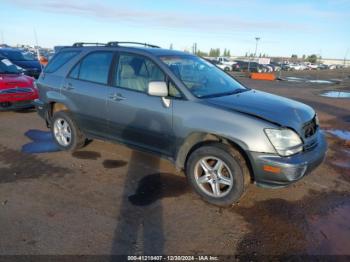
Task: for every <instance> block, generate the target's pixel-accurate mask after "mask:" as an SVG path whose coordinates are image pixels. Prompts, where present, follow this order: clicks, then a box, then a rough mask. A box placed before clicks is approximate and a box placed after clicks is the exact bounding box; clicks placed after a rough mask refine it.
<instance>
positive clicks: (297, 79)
mask: <svg viewBox="0 0 350 262" xmlns="http://www.w3.org/2000/svg"><path fill="white" fill-rule="evenodd" d="M280 80H284V81H288V82H298V83H310V84H328V85H332V84H339V83H340V82H339V80H338V79H331V80H321V79H308V78H305V77H294V76H287V77H284V78H280Z"/></svg>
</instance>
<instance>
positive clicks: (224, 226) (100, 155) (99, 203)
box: [0, 71, 350, 256]
mask: <svg viewBox="0 0 350 262" xmlns="http://www.w3.org/2000/svg"><path fill="white" fill-rule="evenodd" d="M305 74H306V75H307V77H309V78H310V79H311V78H315V77H318V78H319V79H328V78H341V77H347V76H348V75H350V72H349V71H345V72H343V71H332V72H326V71H322V72H321V71H310V72H306V73H304V72H303V73H289V72H288V75H289V76H291V75H293V76H298V77H299V76H305ZM238 79H239V80H240V81H242V82H244V83H246V84H247V85H248V86H250V87H253V88H256V89H259V90H263V91H267V92H271V93H275V94H279V95H282V96H286V97H290V98H293V99H296V100H299V101H302V102H304V103H306V104H309V105H311V106H312V107H314V108H315V109H316V111H317V113H318V115H319V118H320V121H321V127H322V129H324V130H330V131H332V130H333V131H334V130H335V129H339V130H343V131H344V130H347V131H350V99H345V98H343V99H341V98H327V97H321V96H319V94H320V93H323V92H324V91H331V90H347V91H350V81H349V79H347V80H345V81H344V82H342V83H340V84H334V85H331V84H310V83H306V82H288V81H275V82H265V81H254V80H250V79H248V78H244V77H239V78H238ZM0 119H1V126H0V254H134V255H135V254H153V255H154V254H172V255H180V254H181V255H186V254H188V255H196V254H197V255H198V254H211V255H219V254H224V255H230V254H250V255H252V256H257V255H260V254H269V255H281V254H282V255H289V254H349V255H350V241H349V239H350V227H349V223H348V218H349V215H350V166H349V165H350V164H349V163H350V161H349V159H350V141H346V140H345V139H340V138H337V137H336V136H334V135H332V134H330V133H328V134H327V138H328V142H329V152H328V157H327V159H326V161H325V163H324V164H323V165H322V166H321V167H319V168H318V169H317V170H316V171H314V172H313V173H312V174H310V175H309V176H307V177H305V178H304V179H302V180H301V181H299V182H297V183H296V184H293V185H291V186H289V187H288V188H283V189H274V190H272V189H262V188H258V187H256V186H255V185H251V186H250V187H249V188H248V192H247V194H246V195H245V196H244V198H242V200H241V201H240V203H238V204H237V205H235V206H233V207H231V208H225V209H223V208H218V207H214V206H211V205H208V204H206V203H204V202H203V201H202V200H200V199H199V197H197V195H195V194H194V193H192V191H191V190H190V189H189V187H188V186H187V183H186V179H185V177H184V175H183V174H182V173H176V171H175V169H174V167H173V166H172V165H171V164H170V163H169V162H168V161H166V160H161V159H159V158H156V157H153V156H151V155H147V154H144V153H140V152H137V151H132V150H130V149H128V148H126V147H124V146H120V145H115V144H110V143H106V142H102V141H93V142H92V143H90V144H89V145H88V146H87V147H86V148H84V149H83V150H81V151H79V152H76V153H74V154H69V153H66V152H48V153H40V154H27V153H23V152H22V147H23V146H24V145H26V147H24V148H27V149H28V147H29V148H31V146H33V144H32V145H29V146H28V144H29V143H33V141H32V140H31V139H30V138H29V137H31V138H32V139H34V147H41V148H42V149H43V150H44V151H54V150H52V148H51V147H50V141H49V139H50V138H49V135H48V134H47V133H45V132H46V131H47V129H46V128H45V125H44V122H43V121H42V119H40V118H39V117H38V116H37V114H36V113H35V112H34V111H28V112H1V115H0ZM39 130H42V131H45V132H40V131H39ZM28 131H30V132H29V133H28ZM339 134H345V133H341V132H339ZM38 137H39V138H38ZM45 147H46V148H45Z"/></svg>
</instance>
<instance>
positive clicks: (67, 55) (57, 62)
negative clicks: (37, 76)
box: [44, 50, 80, 73]
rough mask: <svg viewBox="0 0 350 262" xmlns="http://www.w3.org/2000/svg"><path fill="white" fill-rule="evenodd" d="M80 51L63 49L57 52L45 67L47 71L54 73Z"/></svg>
mask: <svg viewBox="0 0 350 262" xmlns="http://www.w3.org/2000/svg"><path fill="white" fill-rule="evenodd" d="M79 52H80V51H78V50H75V51H63V52H59V53H58V54H56V55H55V56H54V57H53V58H52V60H51V61H50V62H49V64H48V65H47V66H46V67H45V70H44V72H45V73H53V72H55V71H57V70H58V69H59V68H61V67H62V66H63V65H64V64H65V63H67V62H68V61H70V60H71V59H72V58H73V57H75V56H76V55H77V54H79Z"/></svg>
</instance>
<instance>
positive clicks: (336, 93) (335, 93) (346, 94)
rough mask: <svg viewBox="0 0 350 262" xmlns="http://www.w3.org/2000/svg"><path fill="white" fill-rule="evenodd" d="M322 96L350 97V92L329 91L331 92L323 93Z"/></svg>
mask: <svg viewBox="0 0 350 262" xmlns="http://www.w3.org/2000/svg"><path fill="white" fill-rule="evenodd" d="M321 96H324V97H331V98H350V92H342V91H329V92H325V93H322V94H321Z"/></svg>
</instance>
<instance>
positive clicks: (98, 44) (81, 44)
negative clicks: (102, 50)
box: [73, 42, 106, 47]
mask: <svg viewBox="0 0 350 262" xmlns="http://www.w3.org/2000/svg"><path fill="white" fill-rule="evenodd" d="M88 45H91V46H106V44H103V43H85V42H77V43H74V44H73V46H74V47H82V46H88Z"/></svg>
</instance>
